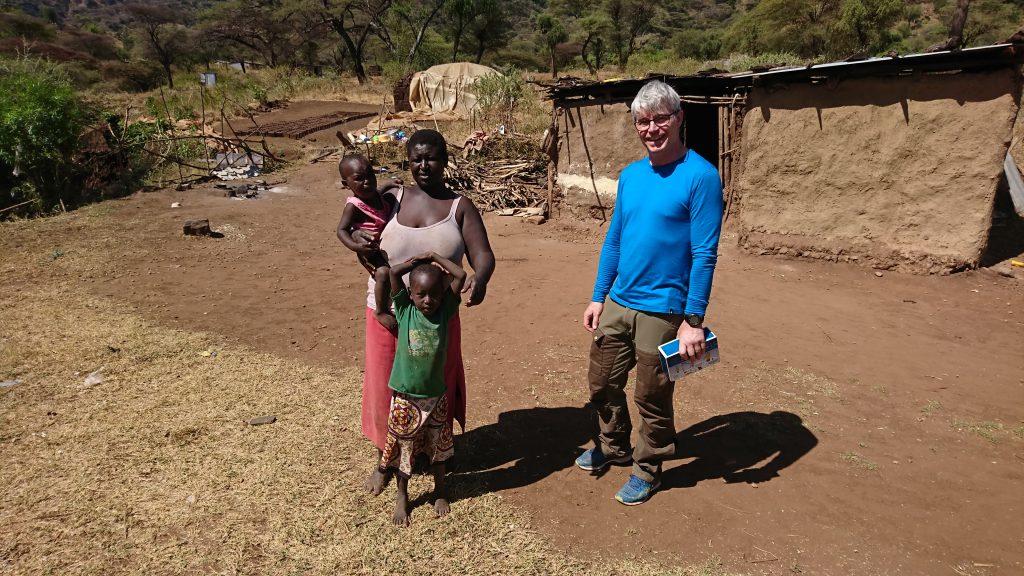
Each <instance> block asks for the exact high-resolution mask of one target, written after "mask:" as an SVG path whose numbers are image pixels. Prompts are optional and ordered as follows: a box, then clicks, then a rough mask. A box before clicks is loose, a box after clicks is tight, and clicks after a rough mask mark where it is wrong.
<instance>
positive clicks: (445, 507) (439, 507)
mask: <svg viewBox="0 0 1024 576" xmlns="http://www.w3.org/2000/svg"><path fill="white" fill-rule="evenodd" d="M431 470H432V471H433V473H434V513H435V514H437V517H438V518H440V517H442V516H447V515H448V513H449V512H451V511H452V509H451V506H450V505H449V504H448V486H447V484H446V483H445V480H444V472H445V465H444V462H441V463H440V464H434V465H433V466H431Z"/></svg>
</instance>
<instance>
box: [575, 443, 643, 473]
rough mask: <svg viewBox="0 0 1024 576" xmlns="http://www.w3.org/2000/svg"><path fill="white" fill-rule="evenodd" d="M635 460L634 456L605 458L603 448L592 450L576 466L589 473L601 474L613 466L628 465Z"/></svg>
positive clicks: (584, 454)
mask: <svg viewBox="0 0 1024 576" xmlns="http://www.w3.org/2000/svg"><path fill="white" fill-rule="evenodd" d="M632 460H633V455H632V454H626V455H624V456H614V457H613V456H605V455H604V452H601V448H600V447H597V448H591V449H590V450H587V451H586V452H584V453H583V454H580V457H579V458H577V459H576V465H577V466H579V467H580V468H581V469H583V470H586V471H587V472H600V471H601V470H604V469H605V468H607V467H609V466H611V465H612V464H627V463H629V462H631V461H632Z"/></svg>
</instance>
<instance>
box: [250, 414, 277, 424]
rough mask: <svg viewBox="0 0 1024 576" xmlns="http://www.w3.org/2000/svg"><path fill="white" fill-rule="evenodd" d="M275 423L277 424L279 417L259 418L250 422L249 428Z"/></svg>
mask: <svg viewBox="0 0 1024 576" xmlns="http://www.w3.org/2000/svg"><path fill="white" fill-rule="evenodd" d="M274 422H277V416H274V415H269V416H257V417H255V418H253V419H252V420H249V426H262V425H264V424H273V423H274Z"/></svg>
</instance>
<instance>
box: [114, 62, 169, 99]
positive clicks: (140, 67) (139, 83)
mask: <svg viewBox="0 0 1024 576" xmlns="http://www.w3.org/2000/svg"><path fill="white" fill-rule="evenodd" d="M103 77H104V78H106V79H107V80H113V81H116V82H117V83H118V87H119V88H120V89H121V90H124V91H125V92H147V91H149V90H155V89H156V88H159V87H160V86H161V85H163V83H164V80H165V79H164V70H163V68H161V67H160V65H159V64H157V63H155V62H150V61H148V60H140V61H137V62H109V63H107V64H105V65H104V66H103Z"/></svg>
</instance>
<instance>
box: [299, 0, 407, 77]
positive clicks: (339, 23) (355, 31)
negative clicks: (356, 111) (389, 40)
mask: <svg viewBox="0 0 1024 576" xmlns="http://www.w3.org/2000/svg"><path fill="white" fill-rule="evenodd" d="M301 6H302V8H303V12H304V14H305V15H306V18H307V20H308V21H309V23H310V28H311V29H312V28H318V27H321V26H323V27H326V28H327V29H328V30H331V31H332V32H334V33H335V34H337V35H338V37H339V38H341V41H342V43H343V45H344V47H345V56H346V58H345V59H346V60H348V61H350V62H351V64H352V73H353V74H354V75H355V77H356V79H357V80H359V83H360V84H362V83H364V82H366V67H365V64H364V62H365V58H366V42H367V40H369V39H370V37H371V36H373V35H377V34H378V33H381V32H386V29H383V28H384V26H383V22H384V19H385V16H386V15H387V12H388V10H390V9H391V0H303V2H302V4H301Z"/></svg>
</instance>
